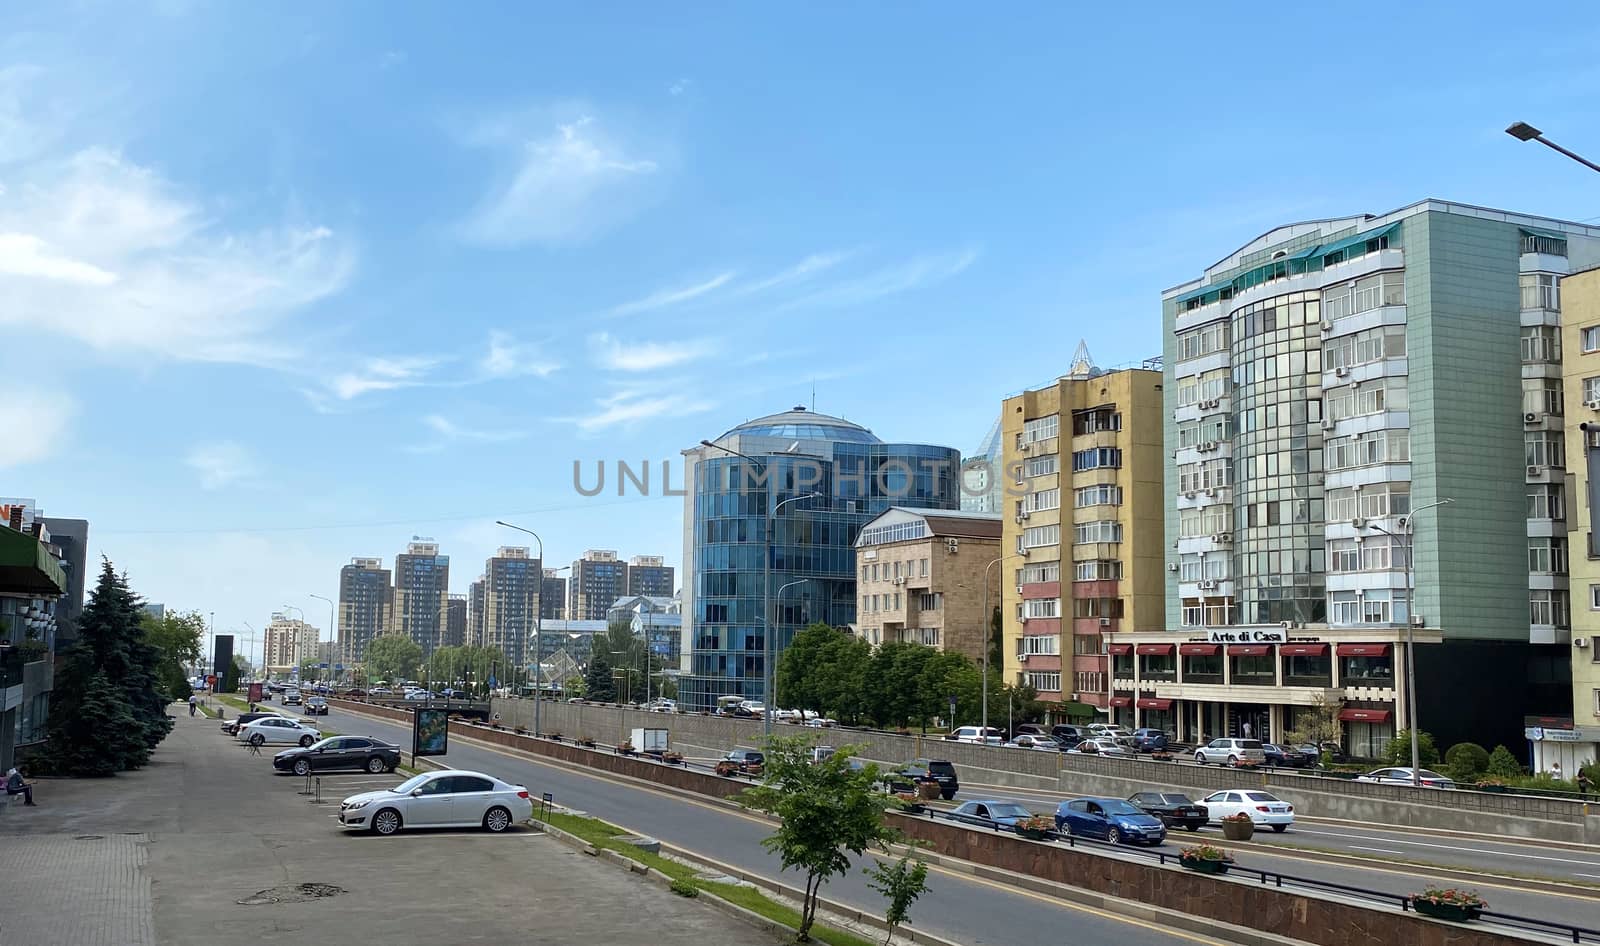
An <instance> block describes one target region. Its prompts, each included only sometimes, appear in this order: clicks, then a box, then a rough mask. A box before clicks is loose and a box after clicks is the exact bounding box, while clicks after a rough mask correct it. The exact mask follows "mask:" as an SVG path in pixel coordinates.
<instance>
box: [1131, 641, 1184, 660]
mask: <svg viewBox="0 0 1600 946" xmlns="http://www.w3.org/2000/svg"><path fill="white" fill-rule="evenodd" d="M1177 646H1178V645H1176V644H1140V645H1139V646H1138V647H1135V648H1134V649H1133V651H1134V653H1136V654H1139V655H1140V656H1145V657H1150V656H1154V657H1165V656H1166V655H1167V654H1170V653H1172V651H1173V649H1174V648H1176V647H1177Z"/></svg>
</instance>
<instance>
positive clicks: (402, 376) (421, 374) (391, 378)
mask: <svg viewBox="0 0 1600 946" xmlns="http://www.w3.org/2000/svg"><path fill="white" fill-rule="evenodd" d="M437 363H438V361H437V360H436V359H432V358H420V357H400V358H368V359H367V360H366V361H365V362H363V363H362V365H361V367H360V368H359V369H357V370H355V371H347V372H344V373H341V374H337V375H334V376H333V378H332V380H330V381H329V382H328V390H330V391H331V392H332V393H333V395H334V397H337V398H338V399H339V400H341V401H348V400H350V399H352V398H357V397H360V396H361V395H363V394H368V393H370V392H372V391H393V390H396V389H397V388H413V387H416V386H418V385H420V384H423V383H424V382H425V380H426V378H427V375H428V372H429V371H430V370H432V369H433V367H434V365H436V364H437Z"/></svg>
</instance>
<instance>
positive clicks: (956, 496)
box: [678, 407, 961, 709]
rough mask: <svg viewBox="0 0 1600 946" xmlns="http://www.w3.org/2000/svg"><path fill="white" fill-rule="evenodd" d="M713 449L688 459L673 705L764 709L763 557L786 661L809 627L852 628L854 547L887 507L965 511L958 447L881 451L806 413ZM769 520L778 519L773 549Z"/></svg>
mask: <svg viewBox="0 0 1600 946" xmlns="http://www.w3.org/2000/svg"><path fill="white" fill-rule="evenodd" d="M709 443H710V445H706V444H703V445H701V446H698V447H694V448H691V449H689V450H685V451H684V458H685V462H686V469H685V482H687V483H688V484H689V489H688V491H687V493H686V495H685V496H684V515H683V523H684V535H683V563H684V576H683V599H684V600H683V635H684V640H683V648H682V653H683V654H684V657H683V659H682V663H681V664H680V671H681V673H682V676H681V677H680V682H679V687H678V698H679V701H680V702H681V703H683V704H685V706H686V707H687V708H691V709H709V708H714V707H715V706H716V703H717V698H718V697H720V696H743V697H746V698H748V699H753V700H761V701H763V702H766V694H765V693H764V692H763V690H764V683H763V677H764V674H765V665H764V656H765V647H766V638H765V626H764V625H765V620H764V615H763V603H764V597H763V595H764V587H765V585H764V581H763V578H764V574H763V565H764V563H765V561H766V557H767V555H768V554H769V553H770V555H771V556H772V559H771V561H772V585H771V587H772V599H773V603H772V613H773V625H774V629H775V632H776V633H775V635H774V638H773V643H774V648H775V650H774V653H775V654H782V652H783V648H784V647H785V646H787V645H788V643H789V640H790V639H791V638H792V637H793V636H794V634H795V632H796V631H798V630H800V629H801V628H803V627H805V626H806V625H807V624H810V623H812V622H815V621H826V622H827V623H829V624H832V625H834V626H835V627H844V626H846V625H849V624H852V623H854V621H855V617H856V582H855V575H856V571H855V548H854V547H855V541H856V536H857V534H858V533H859V532H860V531H861V527H862V526H863V525H864V524H865V523H866V522H868V521H869V520H871V519H872V518H873V517H874V516H876V515H878V514H879V513H881V512H883V511H884V510H885V509H888V508H889V507H890V506H897V505H898V506H918V507H922V508H928V509H959V508H960V506H961V485H960V483H961V481H960V473H961V470H960V466H961V454H960V451H958V450H956V449H954V448H951V447H939V446H933V445H929V444H905V443H885V442H883V441H882V440H881V439H879V438H878V437H877V436H876V435H875V434H873V433H872V431H870V430H868V429H867V428H865V427H862V426H861V425H859V424H855V423H852V422H850V421H847V420H845V419H843V418H840V417H831V416H829V415H827V414H818V413H816V412H815V411H808V410H806V409H805V408H803V407H796V408H794V409H793V410H789V411H784V412H783V413H780V414H772V415H770V416H767V417H759V418H756V419H754V420H750V421H746V422H745V423H743V424H740V425H739V426H737V427H734V428H733V429H732V430H729V431H727V432H726V433H724V434H723V435H722V436H720V437H718V438H717V439H716V440H714V441H710V442H709ZM790 500H793V501H790ZM780 503H781V504H782V505H781V506H780V505H779V504H780ZM768 510H776V512H775V515H774V530H773V535H772V536H771V541H770V542H769V537H768V535H767V514H768ZM780 592H781V593H780Z"/></svg>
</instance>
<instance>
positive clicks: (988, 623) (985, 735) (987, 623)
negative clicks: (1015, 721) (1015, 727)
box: [950, 555, 1022, 744]
mask: <svg viewBox="0 0 1600 946" xmlns="http://www.w3.org/2000/svg"><path fill="white" fill-rule="evenodd" d="M1021 557H1022V556H1020V555H1002V556H1000V557H999V558H997V559H995V560H994V561H992V562H990V563H989V564H987V565H985V566H983V637H982V638H981V639H982V641H983V649H982V650H981V651H980V654H981V655H982V657H981V663H982V665H983V683H982V691H981V692H982V693H983V697H982V699H983V723H982V725H983V730H982V736H981V738H982V739H983V741H984V743H985V744H987V743H988V741H989V635H990V634H993V633H994V616H993V615H991V614H990V613H989V569H991V568H993V567H995V566H996V565H998V564H1000V563H1001V562H1003V561H1005V560H1006V559H1008V558H1021ZM1002 636H1003V635H1002ZM950 725H951V726H956V725H959V724H958V723H957V722H956V721H955V720H951V721H950ZM1007 735H1010V731H1009V730H1007Z"/></svg>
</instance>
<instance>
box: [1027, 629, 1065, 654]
mask: <svg viewBox="0 0 1600 946" xmlns="http://www.w3.org/2000/svg"><path fill="white" fill-rule="evenodd" d="M1019 646H1020V647H1021V648H1022V649H1021V651H1019V653H1024V654H1027V655H1028V656H1030V657H1033V656H1039V655H1044V656H1055V655H1056V654H1059V653H1061V637H1060V636H1059V635H1057V634H1034V635H1024V636H1023V637H1022V640H1021V641H1020V642H1019Z"/></svg>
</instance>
